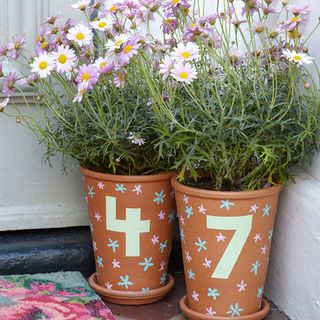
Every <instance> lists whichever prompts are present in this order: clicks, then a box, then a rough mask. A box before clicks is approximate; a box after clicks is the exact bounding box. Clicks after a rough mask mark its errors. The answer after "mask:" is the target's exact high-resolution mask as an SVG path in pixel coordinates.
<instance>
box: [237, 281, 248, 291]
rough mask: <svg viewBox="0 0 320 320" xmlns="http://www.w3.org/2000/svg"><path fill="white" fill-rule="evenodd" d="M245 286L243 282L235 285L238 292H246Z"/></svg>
mask: <svg viewBox="0 0 320 320" xmlns="http://www.w3.org/2000/svg"><path fill="white" fill-rule="evenodd" d="M246 286H247V284H246V283H245V282H244V280H241V282H240V283H237V287H238V288H239V289H238V291H239V292H243V291H246Z"/></svg>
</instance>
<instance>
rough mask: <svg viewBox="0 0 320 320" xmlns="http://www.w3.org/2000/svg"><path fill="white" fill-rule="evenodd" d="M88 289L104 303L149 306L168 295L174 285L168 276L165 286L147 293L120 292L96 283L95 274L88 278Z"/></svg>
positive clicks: (171, 278)
mask: <svg viewBox="0 0 320 320" xmlns="http://www.w3.org/2000/svg"><path fill="white" fill-rule="evenodd" d="M89 284H90V287H91V288H92V289H93V290H94V291H96V292H97V293H98V294H99V295H100V296H101V298H102V299H103V300H104V301H108V302H111V303H116V304H124V305H140V304H149V303H153V302H156V301H158V300H161V299H162V298H164V297H165V295H166V294H167V293H169V292H170V291H171V289H172V287H173V285H174V279H173V277H172V276H171V275H170V274H168V277H167V284H166V285H165V286H164V287H161V288H158V289H153V290H149V291H121V290H110V289H107V288H105V287H102V286H100V285H99V284H98V283H97V279H96V274H95V273H94V274H92V275H91V276H90V278H89Z"/></svg>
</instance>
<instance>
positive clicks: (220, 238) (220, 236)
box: [216, 232, 226, 242]
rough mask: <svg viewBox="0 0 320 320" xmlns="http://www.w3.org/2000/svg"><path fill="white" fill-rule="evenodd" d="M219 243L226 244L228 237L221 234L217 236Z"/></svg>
mask: <svg viewBox="0 0 320 320" xmlns="http://www.w3.org/2000/svg"><path fill="white" fill-rule="evenodd" d="M216 239H217V242H221V241H222V242H224V240H226V236H224V235H223V234H222V233H221V232H219V234H218V235H217V236H216Z"/></svg>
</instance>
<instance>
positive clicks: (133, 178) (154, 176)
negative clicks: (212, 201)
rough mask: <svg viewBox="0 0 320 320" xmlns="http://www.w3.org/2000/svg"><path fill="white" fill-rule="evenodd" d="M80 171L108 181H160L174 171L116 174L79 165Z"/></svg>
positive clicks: (171, 174)
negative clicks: (129, 174)
mask: <svg viewBox="0 0 320 320" xmlns="http://www.w3.org/2000/svg"><path fill="white" fill-rule="evenodd" d="M79 170H80V172H81V173H82V174H83V175H85V176H87V177H90V178H94V179H100V180H108V181H116V182H154V181H162V180H168V179H170V178H171V177H173V176H174V175H175V174H176V172H174V171H171V172H164V173H159V174H151V175H145V176H143V175H141V176H125V175H116V174H111V173H103V172H97V171H93V170H90V169H87V168H84V167H82V166H80V169H79Z"/></svg>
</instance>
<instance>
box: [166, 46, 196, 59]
mask: <svg viewBox="0 0 320 320" xmlns="http://www.w3.org/2000/svg"><path fill="white" fill-rule="evenodd" d="M171 57H172V58H173V59H174V60H176V61H178V62H182V61H192V60H196V59H198V58H199V47H198V45H197V44H196V43H194V42H188V43H187V44H186V45H184V44H183V43H179V44H178V46H177V48H176V49H175V50H174V51H173V53H172V56H171Z"/></svg>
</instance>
